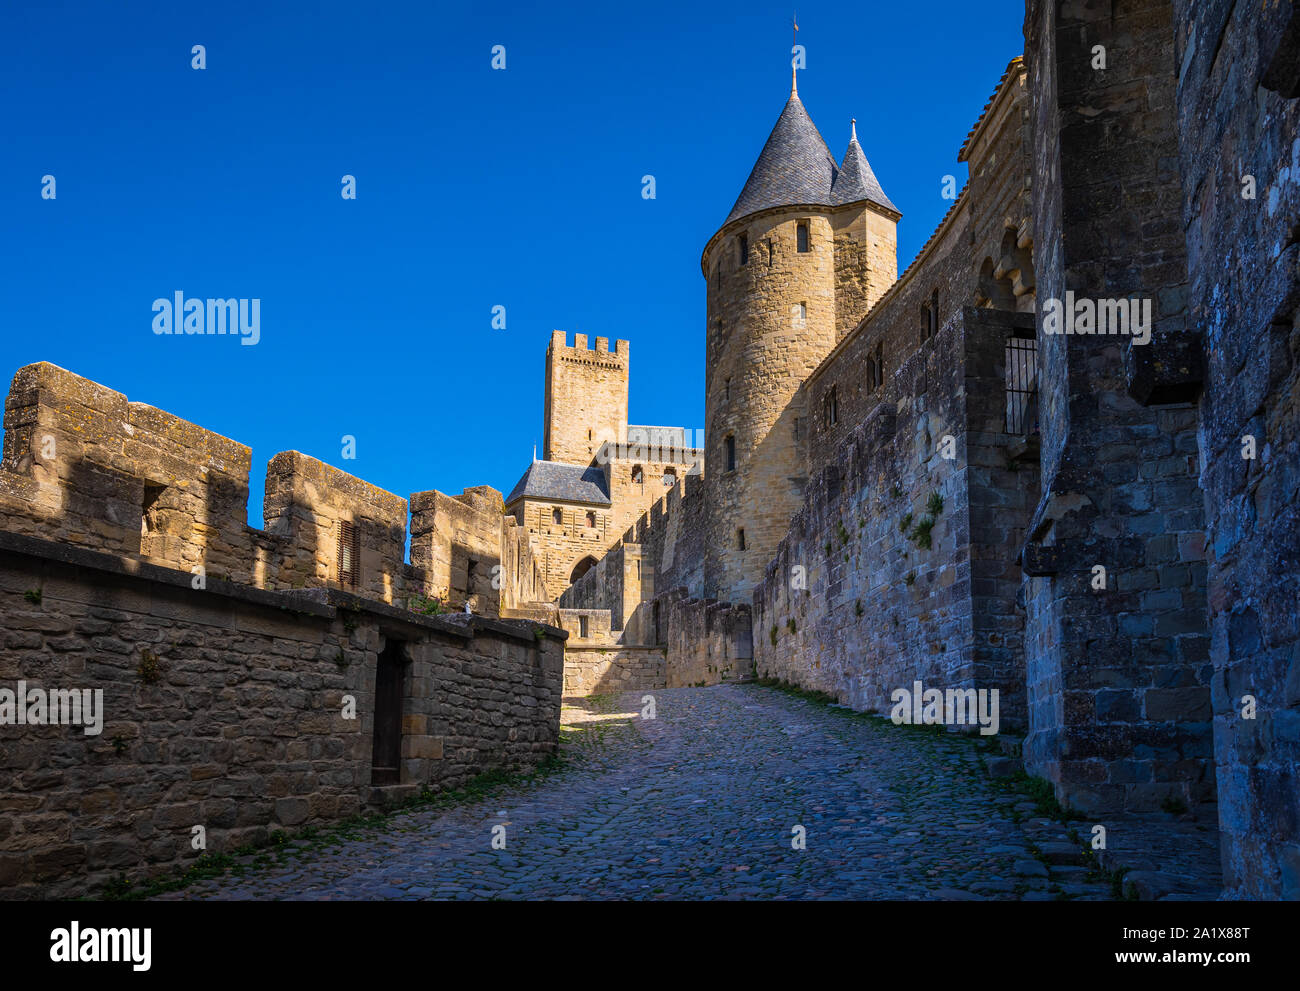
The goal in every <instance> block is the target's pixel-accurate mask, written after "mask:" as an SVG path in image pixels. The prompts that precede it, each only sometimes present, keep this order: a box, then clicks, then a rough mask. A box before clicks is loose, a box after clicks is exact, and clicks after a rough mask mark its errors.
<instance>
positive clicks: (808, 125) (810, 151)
mask: <svg viewBox="0 0 1300 991" xmlns="http://www.w3.org/2000/svg"><path fill="white" fill-rule="evenodd" d="M844 171H845V172H846V173H847V174H846V175H844V176H843V178H839V176H840V167H839V166H838V165H837V164H836V162H835V157H834V156H833V155H832V154H831V152H830V149H829V148H828V147H827V146H826V142H825V140H824V139H823V138H822V136H821V132H819V131H818V130H817V125H816V124H814V123H813V122H812V118H811V117H809V116H808V111H807V110H805V109H804V105H803V103H802V102H801V101H800V99H799V97H798V95H797V94H795V93H791V94H790V99H789V100H788V101H786V105H785V109H784V110H782V111H781V116H780V117H778V118H777V120H776V126H775V127H773V128H772V133H771V134H769V135H768V137H767V143H766V144H764V145H763V150H762V151H761V152H759V155H758V161H757V162H755V163H754V168H753V170H752V171H751V172H750V173H749V178H748V179H747V180H746V181H745V187H744V188H743V189H742V190H741V191H740V196H739V197H738V198H737V200H736V203H735V206H733V207H732V208H731V212H730V213H729V214H727V219H726V221H724V223H723V226H726V224H729V223H731V221H733V220H735V219H737V218H739V217H745V216H748V215H749V214H751V213H757V212H758V211H760V210H766V209H768V208H770V207H778V206H794V205H796V204H811V205H815V206H840V205H842V204H845V203H855V202H859V201H861V200H869V201H870V202H872V203H876V204H878V205H879V206H883V207H885V208H887V209H889V210H893V211H894V212H895V213H897V212H899V211H898V208H897V207H896V206H894V204H893V203H891V202H890V201H889V198H888V197H887V196H885V192H884V190H883V189H881V188H880V183H879V182H878V181H877V180H876V176H875V173H873V172H872V171H871V166H870V165H868V164H867V158H866V156H865V155H864V154H863V153H862V148H861V146H860V145H858V143H857V140H856V137H855V138H854V140H852V141H850V142H849V150H848V152H847V153H846V155H845V166H844Z"/></svg>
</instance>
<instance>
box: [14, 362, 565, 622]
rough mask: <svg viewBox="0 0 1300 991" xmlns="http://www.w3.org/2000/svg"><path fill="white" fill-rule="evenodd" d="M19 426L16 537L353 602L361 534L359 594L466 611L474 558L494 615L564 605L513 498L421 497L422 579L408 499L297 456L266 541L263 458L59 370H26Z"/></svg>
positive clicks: (269, 504)
mask: <svg viewBox="0 0 1300 991" xmlns="http://www.w3.org/2000/svg"><path fill="white" fill-rule="evenodd" d="M4 425H5V439H4V460H3V462H2V463H0V529H5V530H9V531H12V532H15V533H26V534H29V535H32V536H36V537H40V538H43V539H50V540H56V541H59V542H64V543H68V544H71V545H74V546H78V547H84V548H87V549H90V550H102V551H107V552H111V553H118V554H129V555H135V556H139V557H140V558H141V559H143V560H147V561H149V562H151V563H154V564H158V565H163V566H167V567H173V568H177V569H180V570H183V571H190V572H194V573H197V570H198V569H202V573H203V574H204V576H205V577H206V578H207V579H211V580H218V579H221V580H228V581H232V582H237V583H240V584H248V585H252V586H255V587H258V588H267V589H302V588H343V587H344V585H343V583H341V582H340V577H341V575H340V567H339V557H338V555H339V537H340V533H341V532H342V524H344V523H349V524H351V525H352V527H353V528H354V530H355V533H356V546H357V550H358V552H359V553H358V565H359V567H358V570H357V582H356V585H355V587H352V586H351V585H349V586H347V587H346V588H345V590H346V591H354V592H356V593H357V594H359V595H363V596H366V597H369V598H374V599H378V600H381V601H384V602H389V603H403V604H404V603H405V602H406V601H407V600H408V599H409V597H410V596H411V595H413V594H420V595H430V594H439V595H443V596H450V598H451V601H452V603H453V605H454V606H456V607H459V606H461V605H463V603H464V601H465V597H466V592H465V588H464V586H465V581H466V578H467V570H466V567H465V566H466V561H467V554H466V550H465V549H466V548H472V549H473V552H474V553H475V554H477V555H479V556H480V557H481V558H482V567H480V568H478V569H477V570H476V571H475V573H474V575H473V578H474V582H475V588H474V591H473V593H472V595H473V598H474V603H473V604H474V605H475V606H476V608H478V609H479V610H480V611H481V612H485V613H489V614H492V615H496V614H497V612H498V610H499V609H500V608H501V606H502V603H504V605H505V607H506V608H520V607H523V606H525V605H528V604H531V603H535V602H542V601H546V599H547V598H548V597H549V593H548V591H547V584H546V580H545V578H544V576H543V574H542V572H541V570H540V568H539V566H538V564H537V563H536V561H535V560H534V557H533V550H532V547H531V544H530V542H529V540H528V538H527V535H526V534H524V533H523V532H522V531H519V530H516V529H515V528H514V527H513V525H512V524H513V520H511V521H506V520H505V519H503V516H502V512H503V508H502V500H501V495H500V493H498V492H496V491H495V490H493V489H490V488H487V487H481V488H477V489H468V490H466V492H465V493H464V494H462V496H460V497H459V498H458V499H452V498H450V497H448V496H444V495H442V494H441V493H436V492H423V493H417V494H416V496H415V497H414V498H415V499H416V500H417V513H416V514H415V516H414V517H413V534H414V539H413V541H412V557H413V560H412V563H411V564H407V563H406V562H405V543H406V519H407V503H406V500H404V499H402V498H400V497H399V496H396V495H394V494H393V493H391V492H386V491H384V490H383V489H380V488H378V487H376V486H374V485H370V484H369V483H367V482H365V481H362V480H361V479H359V478H355V477H354V476H352V475H349V474H348V473H346V472H343V471H340V470H339V469H337V468H334V467H331V466H330V465H327V464H324V463H323V462H320V461H317V460H316V459H315V458H310V457H307V456H306V455H304V454H300V453H298V452H296V451H288V452H283V453H280V454H277V455H276V456H275V457H274V458H272V459H271V462H270V464H269V465H268V467H267V473H266V498H265V502H264V508H263V519H264V522H265V529H264V530H257V529H254V528H252V527H250V526H248V524H247V522H246V521H247V513H248V479H249V465H250V453H249V449H248V448H247V447H245V446H243V445H242V444H236V443H235V442H234V441H230V440H227V439H226V438H224V437H221V436H219V435H217V434H214V433H212V432H211V431H208V430H204V429H203V428H202V427H198V426H195V425H194V424H192V423H188V422H186V421H184V420H181V419H179V418H177V417H174V416H172V415H170V414H168V413H164V412H162V411H161V410H157V409H155V408H154V407H152V406H146V405H145V404H143V403H133V402H129V401H128V400H127V398H126V397H125V396H123V395H122V394H121V393H118V392H114V391H113V390H111V389H107V388H105V387H104V386H101V385H98V384H96V383H94V382H91V381H90V380H88V379H85V378H82V377H81V376H79V375H74V374H73V373H71V372H68V371H65V370H64V369H61V368H58V367H56V366H54V365H51V364H48V363H45V362H41V363H38V364H35V365H28V366H26V367H24V368H21V369H19V370H18V372H17V373H16V374H15V375H14V378H13V383H12V385H11V387H10V392H9V396H8V398H7V399H6V402H5V420H4ZM440 513H441V515H440ZM435 544H437V547H436V548H435V546H434V545H435ZM497 564H501V565H502V570H501V572H500V577H499V584H500V587H499V588H496V587H493V585H492V568H493V566H495V565H497ZM428 569H432V570H428Z"/></svg>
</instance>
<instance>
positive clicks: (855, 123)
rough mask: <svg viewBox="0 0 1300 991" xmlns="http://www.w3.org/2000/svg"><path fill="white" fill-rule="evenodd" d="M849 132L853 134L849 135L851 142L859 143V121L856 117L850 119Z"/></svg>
mask: <svg viewBox="0 0 1300 991" xmlns="http://www.w3.org/2000/svg"><path fill="white" fill-rule="evenodd" d="M849 130H850V132H851V133H850V134H849V140H850V141H857V140H858V119H857V118H856V117H850V118H849Z"/></svg>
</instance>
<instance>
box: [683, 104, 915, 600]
mask: <svg viewBox="0 0 1300 991" xmlns="http://www.w3.org/2000/svg"><path fill="white" fill-rule="evenodd" d="M900 216H901V214H900V213H899V212H898V210H897V208H895V206H894V205H893V204H892V203H891V202H890V201H889V198H888V197H886V196H885V193H884V190H882V189H881V188H880V184H879V182H877V181H876V177H875V175H874V173H873V172H872V171H871V166H870V165H869V164H868V163H867V159H866V156H865V155H864V154H863V152H862V148H861V146H860V145H859V144H858V140H857V129H856V122H855V125H854V128H853V132H852V137H851V138H850V140H849V147H848V150H847V151H846V152H845V155H844V160H843V162H842V163H840V164H837V163H836V161H835V158H834V157H833V156H832V155H831V153H830V150H829V149H828V148H827V147H826V142H825V141H824V140H823V139H822V136H821V134H820V133H819V132H818V130H817V127H816V125H814V124H813V122H812V119H811V118H810V117H809V116H808V112H807V111H806V110H805V109H804V106H803V103H802V102H801V101H800V100H799V95H798V93H797V91H796V90H795V88H794V86H793V85H792V86H791V92H790V99H789V101H788V102H787V103H786V105H785V109H784V110H782V111H781V116H780V117H779V118H778V119H777V122H776V126H775V127H774V128H773V129H772V133H771V134H770V135H769V136H768V139H767V143H766V144H765V145H764V146H763V150H762V152H761V153H760V154H759V156H758V161H757V162H756V163H755V165H754V169H753V171H752V172H751V173H750V175H749V179H748V181H747V182H746V183H745V186H744V189H743V190H742V191H741V193H740V197H739V198H738V199H737V200H736V204H735V206H733V207H732V209H731V212H730V214H728V216H727V219H726V221H725V222H724V223H723V225H722V227H721V228H720V229H719V230H718V232H717V233H716V234H714V235H713V237H712V238H710V239H709V243H708V244H707V245H706V246H705V248H704V255H703V257H702V259H701V263H700V264H701V268H702V269H703V271H704V277H705V279H706V280H707V283H708V288H707V297H708V316H707V319H708V326H707V338H706V340H707V345H706V362H707V364H706V376H705V437H706V441H705V443H706V445H707V450H706V454H705V466H706V469H705V475H704V498H705V506H706V519H707V524H706V525H707V533H706V543H705V559H704V594H705V596H707V597H713V598H718V599H722V600H724V601H730V602H747V601H748V600H749V598H750V595H751V593H752V590H753V588H754V586H755V585H756V584H757V583H758V582H759V581H761V580H762V578H763V572H764V569H765V568H766V567H767V564H768V562H769V561H770V560H771V559H772V557H773V556H774V554H775V551H776V546H777V544H778V543H779V542H780V540H781V538H782V537H784V536H785V534H786V531H787V529H788V527H789V522H790V517H791V516H793V515H794V513H795V512H796V511H797V510H798V508H799V506H800V504H801V503H802V501H803V485H804V482H805V481H806V467H805V464H804V457H803V455H802V449H803V447H802V436H803V435H804V434H805V431H806V428H807V425H806V423H804V422H803V421H804V420H805V419H806V417H808V416H812V415H817V411H812V410H803V409H801V408H800V407H799V405H798V400H797V395H796V394H797V393H798V391H799V386H800V384H802V383H803V381H804V380H805V379H807V377H808V375H809V373H811V372H812V371H813V369H815V368H816V367H817V365H818V364H819V363H820V362H821V360H822V359H823V358H825V357H826V355H827V354H828V353H830V351H831V349H832V348H834V347H835V345H836V343H837V342H838V341H839V339H840V338H841V337H843V336H844V335H845V334H847V333H848V332H849V331H850V330H852V329H853V328H854V327H855V326H856V325H857V324H858V322H859V321H860V320H861V319H862V317H863V316H864V315H865V314H866V312H867V310H868V309H869V308H870V307H871V305H872V304H873V303H875V301H876V300H877V299H879V298H880V297H881V296H882V295H883V294H884V292H885V290H887V289H888V288H889V287H890V286H891V285H892V284H893V283H894V281H895V280H896V279H897V277H898V261H897V248H896V224H897V222H898V219H899V217H900Z"/></svg>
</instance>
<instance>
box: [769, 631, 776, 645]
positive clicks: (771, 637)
mask: <svg viewBox="0 0 1300 991" xmlns="http://www.w3.org/2000/svg"><path fill="white" fill-rule="evenodd" d="M776 636H777V634H776V627H775V626H773V627H772V632H771V633H770V634H769V635H768V639H769V640H771V641H772V646H773V647H775V646H776Z"/></svg>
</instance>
